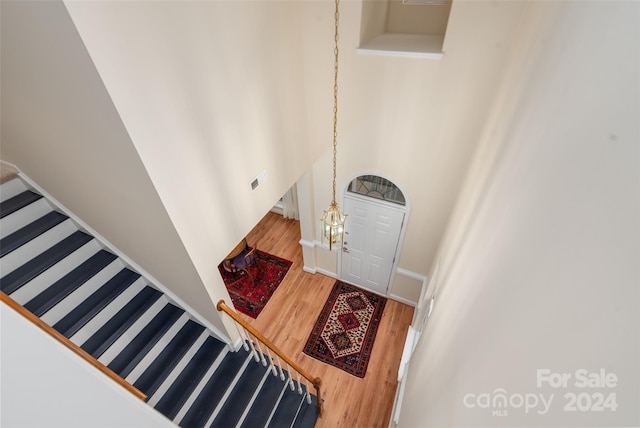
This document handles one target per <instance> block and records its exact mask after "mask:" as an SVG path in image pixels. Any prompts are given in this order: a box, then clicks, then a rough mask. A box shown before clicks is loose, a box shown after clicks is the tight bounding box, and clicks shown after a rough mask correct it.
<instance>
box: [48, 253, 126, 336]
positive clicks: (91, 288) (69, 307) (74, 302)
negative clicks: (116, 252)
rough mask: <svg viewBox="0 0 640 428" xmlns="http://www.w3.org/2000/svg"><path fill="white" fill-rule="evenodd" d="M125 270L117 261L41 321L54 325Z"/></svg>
mask: <svg viewBox="0 0 640 428" xmlns="http://www.w3.org/2000/svg"><path fill="white" fill-rule="evenodd" d="M123 268H124V263H122V261H120V259H115V260H114V261H112V262H111V263H109V265H107V266H106V267H105V268H104V269H102V270H101V271H100V272H98V273H97V274H95V275H94V276H92V277H91V278H90V279H89V280H88V281H86V282H85V283H84V284H82V286H81V287H79V288H78V289H76V290H74V291H73V292H72V293H71V294H69V295H68V296H67V297H65V298H64V299H63V300H62V301H61V302H60V303H58V304H57V305H55V306H54V307H53V308H51V309H50V310H49V311H47V313H45V314H44V315H42V316H41V317H40V319H42V321H44V322H46V323H47V324H49V325H54V324H56V323H57V322H58V321H60V320H61V319H62V318H64V317H65V316H66V315H67V314H69V313H70V312H72V311H73V310H74V309H75V308H77V307H78V305H80V303H82V302H84V301H85V300H86V299H87V297H89V296H91V295H92V294H93V293H94V292H95V291H97V290H98V289H99V288H100V287H102V286H103V285H104V284H105V283H106V282H107V281H109V280H110V279H111V278H113V276H114V275H116V274H117V273H118V272H120V271H121V270H122V269H123Z"/></svg>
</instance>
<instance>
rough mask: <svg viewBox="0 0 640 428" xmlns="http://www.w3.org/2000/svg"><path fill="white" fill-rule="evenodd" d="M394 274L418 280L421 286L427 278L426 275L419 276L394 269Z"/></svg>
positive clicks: (408, 271)
mask: <svg viewBox="0 0 640 428" xmlns="http://www.w3.org/2000/svg"><path fill="white" fill-rule="evenodd" d="M396 273H397V274H398V275H402V276H406V277H407V278H411V279H415V280H418V281H422V283H423V284H424V283H426V282H427V276H426V275H422V274H419V273H415V272H411V271H410V270H406V269H402V268H398V269H396Z"/></svg>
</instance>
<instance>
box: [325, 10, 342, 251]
mask: <svg viewBox="0 0 640 428" xmlns="http://www.w3.org/2000/svg"><path fill="white" fill-rule="evenodd" d="M339 4H340V0H336V13H335V23H336V25H335V43H336V45H335V48H334V50H333V53H334V55H335V60H334V63H333V187H332V191H333V193H332V195H333V199H332V200H331V204H330V205H329V208H328V209H327V210H325V211H324V214H323V215H322V218H321V219H320V223H321V228H322V229H321V230H322V232H321V234H322V244H323V245H326V246H328V247H329V250H331V251H337V250H339V249H340V248H342V244H343V241H344V223H345V221H346V219H347V215H346V214H344V213H342V212H341V211H340V207H339V206H338V203H337V202H336V154H337V146H338V144H337V138H338V23H339V21H340V13H339Z"/></svg>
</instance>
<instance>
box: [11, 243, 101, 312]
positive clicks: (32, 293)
mask: <svg viewBox="0 0 640 428" xmlns="http://www.w3.org/2000/svg"><path fill="white" fill-rule="evenodd" d="M99 250H100V246H99V245H98V243H97V242H96V241H95V240H91V241H89V242H87V243H86V244H84V245H83V246H82V247H80V248H78V249H77V250H75V251H74V252H72V253H71V254H69V255H68V256H67V257H65V258H64V259H62V260H60V261H59V262H58V263H56V264H55V265H53V266H51V267H50V268H49V269H47V270H45V271H44V272H42V273H41V274H40V275H38V276H36V277H35V278H33V279H32V280H31V281H29V282H27V283H26V284H25V285H23V286H22V287H21V288H19V289H18V290H16V291H15V292H14V293H12V294H11V298H12V299H13V300H15V301H16V302H18V303H20V304H21V305H24V304H26V303H27V302H29V301H30V300H31V299H33V298H34V297H36V296H37V295H38V294H40V293H42V292H43V291H44V290H46V289H47V288H49V287H50V286H51V285H53V284H54V283H55V282H56V281H58V280H59V279H60V278H62V277H63V276H65V275H66V274H68V273H69V272H71V271H72V270H73V269H75V268H76V267H78V265H79V264H80V263H82V262H84V261H86V260H87V259H88V258H89V257H91V256H93V255H94V254H95V253H97V252H98V251H99Z"/></svg>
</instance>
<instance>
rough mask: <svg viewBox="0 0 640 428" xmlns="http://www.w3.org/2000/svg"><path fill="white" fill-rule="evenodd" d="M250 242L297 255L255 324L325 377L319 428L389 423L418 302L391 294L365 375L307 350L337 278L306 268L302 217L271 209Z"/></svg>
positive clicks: (273, 251)
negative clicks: (400, 299)
mask: <svg viewBox="0 0 640 428" xmlns="http://www.w3.org/2000/svg"><path fill="white" fill-rule="evenodd" d="M247 240H248V242H249V245H252V246H253V245H256V246H257V248H258V249H260V250H262V251H266V252H268V253H271V254H274V255H276V256H279V257H282V258H285V259H287V260H291V261H292V262H293V265H292V267H291V269H290V270H289V272H288V273H287V276H286V277H285V279H284V281H283V282H282V284H280V286H279V287H278V289H277V290H276V292H275V293H274V295H273V297H272V298H271V300H270V301H269V303H268V304H267V306H266V307H265V308H264V310H263V311H262V313H261V314H260V315H259V316H258V318H257V319H253V318H250V317H247V316H244V315H243V318H244V319H246V320H247V321H248V322H249V323H250V324H251V325H253V326H254V327H255V328H257V329H258V331H260V332H261V333H262V334H264V336H265V337H267V338H268V339H269V340H271V341H272V342H273V343H274V344H275V345H276V346H277V347H279V348H280V349H281V350H282V351H284V352H285V353H286V354H287V355H288V356H289V357H290V358H292V359H293V360H294V361H296V362H297V363H298V364H300V365H301V366H302V367H303V368H304V369H305V370H307V371H308V372H309V373H311V374H312V375H313V376H317V377H320V378H321V379H322V389H321V391H322V394H323V398H324V415H323V416H322V417H321V418H320V419H318V422H317V423H316V427H317V428H336V427H349V428H351V427H386V426H388V423H389V419H390V417H391V410H392V406H393V401H394V397H395V391H396V386H397V373H398V367H399V364H400V357H401V355H402V348H403V346H404V340H405V337H406V333H407V328H408V327H409V324H410V323H411V319H412V317H413V308H412V307H411V306H407V305H405V304H402V303H399V302H396V301H394V300H388V302H387V305H386V307H385V310H384V314H383V316H382V321H381V323H380V326H379V329H378V333H377V336H376V341H375V343H374V346H373V352H372V355H371V360H370V362H369V367H368V370H367V374H366V376H365V377H364V379H360V378H357V377H355V376H352V375H350V374H348V373H346V372H344V371H342V370H340V369H337V368H335V367H332V366H329V365H327V364H324V363H322V362H320V361H318V360H315V359H314V358H311V357H309V356H308V355H306V354H304V353H303V352H302V349H303V347H304V345H305V343H306V341H307V338H308V336H309V334H310V333H311V330H312V328H313V325H314V323H315V321H316V319H317V318H318V315H319V314H320V311H321V310H322V307H323V306H324V303H325V301H326V300H327V298H328V296H329V293H330V291H331V289H332V287H333V284H334V282H335V279H333V278H330V277H327V276H324V275H322V274H315V275H314V274H310V273H307V272H304V271H303V270H302V266H303V263H302V249H301V247H300V244H299V243H298V241H299V240H300V226H299V222H298V221H296V220H288V219H284V218H283V217H282V216H281V215H278V214H275V213H272V212H270V213H268V214H267V215H266V216H265V217H264V218H263V219H262V220H261V221H260V223H258V225H256V227H255V228H254V229H253V230H252V231H251V232H250V233H249V235H248V236H247Z"/></svg>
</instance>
